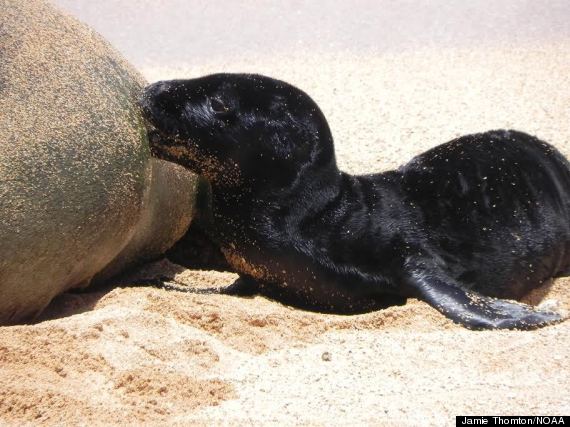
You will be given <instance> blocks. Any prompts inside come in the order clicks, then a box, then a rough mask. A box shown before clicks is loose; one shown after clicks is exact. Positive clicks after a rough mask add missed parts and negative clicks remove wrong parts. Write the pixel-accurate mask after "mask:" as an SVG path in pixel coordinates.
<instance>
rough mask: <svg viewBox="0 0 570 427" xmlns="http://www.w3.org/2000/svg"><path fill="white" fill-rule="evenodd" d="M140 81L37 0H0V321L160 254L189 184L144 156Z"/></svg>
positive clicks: (189, 205)
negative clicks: (64, 292) (71, 289)
mask: <svg viewBox="0 0 570 427" xmlns="http://www.w3.org/2000/svg"><path fill="white" fill-rule="evenodd" d="M144 84H145V82H144V80H143V79H142V78H141V77H140V76H139V74H138V73H137V72H136V71H134V70H133V69H132V68H131V67H130V66H129V65H128V64H127V63H126V62H125V61H124V60H123V59H122V58H121V57H120V55H119V54H117V53H116V52H115V51H114V50H113V49H112V47H111V46H109V44H108V43H106V42H105V41H104V40H103V39H102V38H101V37H100V36H99V35H97V34H96V33H95V32H94V31H92V30H91V29H89V28H88V27H86V26H85V25H83V24H81V23H79V22H77V21H76V20H75V19H73V18H72V17H70V16H67V15H65V14H63V13H60V12H59V11H57V10H56V9H55V8H54V7H53V6H51V4H49V3H48V2H45V1H42V0H25V1H22V0H0V111H1V114H0V144H1V150H0V324H2V323H14V322H19V321H23V320H26V319H29V318H31V317H33V316H34V315H35V314H37V313H39V312H41V311H42V309H43V308H44V307H45V306H46V305H47V304H48V303H49V302H50V300H51V299H52V298H53V297H54V296H55V295H57V294H59V293H61V292H63V291H65V290H66V289H70V288H75V287H82V286H87V285H88V284H90V283H94V282H97V281H99V282H100V281H104V280H106V279H107V278H108V277H110V276H111V275H113V274H115V273H117V272H119V271H122V270H123V269H125V268H127V267H129V266H132V265H133V264H135V263H137V262H141V261H143V260H145V259H152V258H154V257H156V256H158V255H159V254H161V253H163V252H164V251H165V250H167V249H168V248H169V247H170V246H171V245H172V244H174V242H175V241H176V240H177V239H178V238H179V237H180V236H181V235H183V233H184V232H185V231H186V229H187V228H188V225H189V223H190V221H191V218H192V214H193V205H194V192H195V186H196V178H195V176H194V175H193V174H191V173H190V172H188V171H186V170H184V169H183V168H181V167H179V166H177V165H174V164H172V163H167V162H164V161H161V160H158V159H152V158H151V157H150V151H149V147H148V140H147V136H146V132H145V130H144V126H143V125H142V121H141V118H140V111H139V109H138V106H137V99H138V97H139V95H140V93H141V91H142V89H143V87H144Z"/></svg>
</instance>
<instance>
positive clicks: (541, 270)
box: [141, 74, 570, 329]
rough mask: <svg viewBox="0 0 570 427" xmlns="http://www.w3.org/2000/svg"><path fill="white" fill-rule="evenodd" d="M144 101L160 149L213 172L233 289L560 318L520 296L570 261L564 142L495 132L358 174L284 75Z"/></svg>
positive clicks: (306, 303)
mask: <svg viewBox="0 0 570 427" xmlns="http://www.w3.org/2000/svg"><path fill="white" fill-rule="evenodd" d="M141 105H142V106H143V110H144V113H145V117H146V119H147V120H148V122H149V126H150V128H151V129H152V131H151V132H152V137H151V149H152V150H153V153H154V154H155V155H157V156H158V157H160V158H163V159H167V160H171V161H174V162H176V163H179V164H181V165H183V166H185V167H187V168H189V169H190V170H192V171H194V172H197V173H200V174H202V175H204V176H205V177H206V178H207V179H208V180H209V182H210V184H211V187H212V201H211V208H212V216H211V221H210V227H209V233H210V235H211V236H212V238H213V239H214V241H216V242H217V243H218V244H219V245H220V247H221V249H222V251H223V252H224V254H225V255H226V258H227V260H228V262H229V263H230V264H231V265H232V266H233V267H234V268H235V269H236V270H237V271H238V272H239V273H240V275H241V280H240V281H239V283H237V284H236V286H235V287H234V288H232V289H231V292H237V293H244V292H255V291H261V292H262V293H265V294H269V295H270V296H274V297H276V298H278V299H280V300H282V301H284V302H288V303H291V304H295V305H298V306H303V307H307V308H311V309H316V310H327V311H329V310H330V311H335V312H357V311H362V310H369V309H372V308H376V307H379V306H381V305H382V304H383V303H384V302H385V301H386V300H387V299H388V300H390V298H392V297H396V298H398V297H400V298H402V297H403V298H405V297H411V296H413V297H417V298H420V299H422V300H424V301H426V302H427V303H429V304H430V305H432V306H433V307H434V308H436V309H437V310H439V311H440V312H441V313H443V314H444V315H446V316H448V317H449V318H451V319H453V320H454V321H456V322H459V323H461V324H463V325H465V326H467V327H469V328H473V329H494V328H497V329H501V328H520V329H530V328H535V327H539V326H543V325H546V324H549V323H552V322H556V321H559V320H561V316H560V315H559V314H557V313H553V312H544V311H539V310H536V309H535V308H533V307H531V306H528V305H524V304H520V303H517V302H514V301H508V300H507V299H510V298H520V297H521V296H523V295H524V294H526V293H528V292H529V291H530V290H532V289H533V288H536V287H538V286H540V285H541V284H542V283H544V281H546V280H548V279H550V278H552V277H554V276H557V275H562V274H564V273H565V272H566V271H567V269H568V267H569V265H570V252H569V243H570V168H569V165H568V162H567V160H566V159H565V158H564V157H563V156H562V155H561V154H560V153H559V152H558V151H557V150H556V149H555V148H554V147H552V146H550V145H549V144H547V143H545V142H543V141H540V140H539V139H537V138H535V137H532V136H530V135H527V134H524V133H522V132H517V131H502V130H501V131H491V132H487V133H482V134H475V135H468V136H464V137H461V138H457V139H456V140H453V141H450V142H448V143H446V144H442V145H440V146H438V147H436V148H434V149H432V150H429V151H427V152H426V153H424V154H421V155H419V156H417V157H415V158H414V159H412V160H411V161H410V162H408V163H407V164H405V165H403V166H402V167H400V168H399V169H398V170H394V171H389V172H384V173H381V174H373V175H362V176H351V175H349V174H346V173H343V172H341V171H339V170H338V168H337V166H336V161H335V155H334V147H333V141H332V135H331V132H330V130H329V128H328V124H327V122H326V119H325V118H324V116H323V114H322V113H321V111H320V110H319V108H318V106H317V105H316V104H315V103H314V101H312V100H311V98H310V97H309V96H308V95H307V94H305V93H304V92H302V91H301V90H299V89H297V88H295V87H293V86H291V85H289V84H287V83H285V82H282V81H278V80H274V79H271V78H268V77H263V76H258V75H239V74H233V75H232V74H218V75H211V76H207V77H203V78H199V79H193V80H174V81H166V82H158V83H155V84H153V85H151V86H150V87H148V88H147V89H146V91H145V95H144V97H143V98H142V100H141Z"/></svg>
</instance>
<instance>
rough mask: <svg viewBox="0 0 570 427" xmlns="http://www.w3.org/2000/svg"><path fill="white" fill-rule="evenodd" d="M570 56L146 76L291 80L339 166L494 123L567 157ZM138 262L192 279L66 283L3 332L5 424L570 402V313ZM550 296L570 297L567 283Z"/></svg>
mask: <svg viewBox="0 0 570 427" xmlns="http://www.w3.org/2000/svg"><path fill="white" fill-rule="evenodd" d="M568 69H570V42H566V43H562V42H559V43H557V42H550V43H548V44H546V45H530V44H528V45H524V46H521V45H517V46H508V45H500V46H499V45H498V46H495V47H489V46H487V47H480V48H477V49H451V48H448V49H440V50H431V49H423V50H418V51H415V52H405V53H400V54H395V53H392V54H385V55H381V56H379V55H373V54H365V53H362V54H358V55H356V54H350V53H346V52H344V53H342V54H339V55H336V56H335V55H328V54H319V55H316V54H313V53H310V52H306V53H304V54H297V55H295V56H293V55H291V56H287V55H280V56H279V60H276V59H275V57H271V56H263V55H259V56H257V57H256V58H254V60H251V58H226V59H224V60H223V61H221V60H220V61H214V60H212V61H211V62H207V61H205V62H204V63H202V65H200V66H195V65H192V66H190V65H185V64H179V65H177V66H169V67H164V68H156V67H155V68H147V69H145V70H143V71H144V74H145V75H146V77H147V78H148V79H149V80H151V81H152V80H157V79H163V78H173V77H191V76H197V75H201V74H206V73H209V72H214V71H255V72H259V73H264V74H269V75H274V76H277V77H280V78H282V79H285V80H288V81H291V82H292V83H294V84H296V85H298V86H300V87H301V88H303V89H305V90H306V91H308V92H309V93H310V94H312V95H313V96H314V98H315V99H316V101H317V102H318V103H319V104H320V105H321V106H322V108H323V110H324V112H325V114H326V115H327V117H329V121H330V124H331V128H332V130H333V134H334V135H335V137H336V144H337V155H338V159H339V163H340V165H341V167H343V168H344V169H346V170H349V171H352V172H368V171H379V170H383V169H387V168H391V167H395V166H397V165H399V164H400V163H402V162H404V161H406V160H408V159H409V158H410V157H411V156H412V155H414V154H417V153H420V152H422V151H423V150H425V149H428V148H430V147H432V146H435V145H437V144H439V143H442V142H445V141H447V140H449V139H451V138H453V137H455V136H457V135H460V134H465V133H469V132H475V131H482V130H486V129H492V128H504V127H512V128H518V129H521V130H524V131H527V132H529V133H534V134H537V135H538V136H540V137H541V138H543V139H545V140H547V141H550V142H551V143H553V144H554V145H556V146H557V147H559V148H560V149H561V150H562V151H563V152H564V153H565V154H566V155H570V120H569V119H570V117H569V115H568V112H569V109H568V106H570V74H568ZM137 274H138V277H139V278H150V277H154V276H156V275H169V276H171V277H173V278H174V280H175V281H176V283H178V285H177V286H180V288H181V289H186V290H193V291H194V292H179V291H176V290H170V291H168V290H163V289H157V288H153V287H149V286H134V285H136V284H137V281H139V280H138V279H137V278H136V277H131V278H130V279H129V284H131V285H133V286H123V287H115V288H110V289H108V290H106V291H98V292H95V291H93V292H91V293H84V294H65V295H62V296H61V297H60V298H58V299H57V300H56V301H54V303H53V304H52V305H51V306H50V309H49V310H48V312H47V313H46V315H45V316H46V317H45V319H44V320H43V321H41V322H39V323H37V324H34V325H24V326H14V327H4V328H0V363H1V364H2V373H1V374H0V384H1V387H0V420H1V422H3V423H6V424H13V425H20V424H22V423H23V422H29V423H38V422H42V423H45V424H61V423H85V424H87V423H119V422H121V423H129V424H135V423H137V424H138V423H141V422H146V423H148V424H156V423H166V424H188V423H192V424H208V425H211V424H239V425H242V424H255V425H256V424H260V423H265V424H272V423H273V424H276V423H279V424H310V425H313V424H315V425H347V424H351V425H354V424H370V425H398V426H400V425H419V424H422V425H425V424H428V425H442V424H445V425H449V424H452V423H453V422H454V420H455V418H454V417H455V415H459V414H560V413H568V409H569V408H570V393H568V391H569V386H568V385H569V384H570V369H569V365H568V360H569V358H570V346H569V345H568V342H569V339H568V338H569V336H570V335H569V333H570V322H569V321H567V322H564V323H561V324H558V325H555V326H550V327H547V328H543V329H540V330H536V331H530V332H518V331H485V332H473V331H468V330H466V329H463V328H462V327H460V326H457V325H454V324H452V323H451V322H449V321H448V320H447V319H445V318H444V317H442V316H441V315H439V314H438V313H437V312H436V311H435V310H433V309H432V308H431V307H429V306H428V305H426V304H424V303H422V302H419V301H415V300H410V301H409V302H408V303H407V304H406V305H404V306H398V307H392V308H389V309H386V310H383V311H379V312H374V313H368V314H363V315H357V316H337V315H324V314H317V313H310V312H304V311H301V310H296V309H291V308H289V307H286V306H283V305H280V304H279V303H276V302H273V301H269V300H266V299H264V298H261V297H255V298H237V297H230V296H222V295H219V294H216V293H215V292H214V291H215V289H216V288H220V287H223V286H227V285H229V284H231V283H232V282H233V280H235V278H236V276H235V275H234V274H231V273H222V272H214V271H193V270H184V269H183V268H181V267H179V266H176V265H173V264H170V263H169V262H168V261H164V260H163V261H159V262H158V263H156V264H154V265H151V266H148V267H146V268H145V269H143V270H141V271H139V272H138V273H137ZM198 289H203V290H205V291H204V292H197V290H198ZM541 297H542V298H543V301H547V302H548V301H550V302H549V303H550V304H558V306H559V307H560V308H562V309H566V310H569V309H570V281H569V280H567V279H559V280H557V281H556V282H555V283H554V284H553V285H552V287H551V288H550V289H546V290H544V292H543V294H542V295H541ZM535 302H537V301H535Z"/></svg>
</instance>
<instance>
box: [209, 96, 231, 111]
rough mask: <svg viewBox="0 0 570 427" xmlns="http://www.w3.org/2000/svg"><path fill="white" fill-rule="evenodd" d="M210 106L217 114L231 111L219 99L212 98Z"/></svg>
mask: <svg viewBox="0 0 570 427" xmlns="http://www.w3.org/2000/svg"><path fill="white" fill-rule="evenodd" d="M210 106H211V107H212V111H213V112H214V113H216V114H225V113H228V112H229V111H230V109H229V107H228V106H227V105H226V104H224V103H223V102H222V101H221V100H220V99H218V98H210Z"/></svg>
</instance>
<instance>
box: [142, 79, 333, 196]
mask: <svg viewBox="0 0 570 427" xmlns="http://www.w3.org/2000/svg"><path fill="white" fill-rule="evenodd" d="M141 107H142V110H143V115H144V117H145V119H146V120H147V122H148V127H149V139H150V145H151V151H152V153H153V155H155V156H157V157H159V158H162V159H165V160H170V161H173V162H176V163H179V164H181V165H183V166H185V167H187V168H189V169H190V170H192V171H194V172H196V173H199V174H202V175H204V176H205V177H206V178H208V179H209V180H210V182H211V183H212V184H213V185H226V186H235V185H240V184H241V185H246V186H247V185H252V183H261V184H264V183H265V184H270V185H283V186H286V185H287V184H289V183H291V182H293V181H294V180H295V179H296V178H297V177H298V175H299V174H302V173H303V172H305V171H308V170H312V169H317V168H321V169H329V168H330V169H336V163H335V158H334V148H333V142H332V137H331V133H330V130H329V127H328V124H327V122H326V119H325V117H324V115H323V113H322V112H321V110H320V109H319V107H318V106H317V104H316V103H315V102H314V101H313V100H312V99H311V98H310V97H309V96H308V95H307V94H306V93H305V92H303V91H301V90H299V89H297V88H296V87H294V86H291V85H290V84H288V83H285V82H282V81H279V80H275V79H272V78H269V77H264V76H260V75H251V74H214V75H210V76H206V77H202V78H197V79H191V80H170V81H161V82H157V83H154V84H152V85H150V86H148V87H147V88H146V90H145V92H144V94H143V96H142V99H141Z"/></svg>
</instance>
